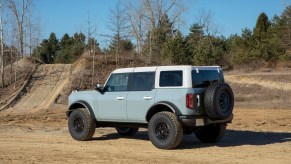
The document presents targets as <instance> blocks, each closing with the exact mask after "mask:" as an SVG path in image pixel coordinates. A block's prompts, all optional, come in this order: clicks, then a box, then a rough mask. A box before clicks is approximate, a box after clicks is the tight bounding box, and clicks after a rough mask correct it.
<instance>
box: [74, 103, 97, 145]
mask: <svg viewBox="0 0 291 164" xmlns="http://www.w3.org/2000/svg"><path fill="white" fill-rule="evenodd" d="M68 127H69V132H70V134H71V136H72V137H73V138H74V139H75V140H78V141H87V140H90V139H91V138H92V137H93V135H94V133H95V128H96V123H95V121H94V119H93V118H92V116H91V115H90V113H89V111H88V110H87V109H85V108H80V109H75V110H73V112H72V113H71V114H70V116H69V121H68Z"/></svg>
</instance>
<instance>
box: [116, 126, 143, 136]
mask: <svg viewBox="0 0 291 164" xmlns="http://www.w3.org/2000/svg"><path fill="white" fill-rule="evenodd" d="M115 129H116V131H117V132H118V133H119V134H120V135H123V136H132V135H134V134H135V133H136V132H138V128H128V127H117V128H115Z"/></svg>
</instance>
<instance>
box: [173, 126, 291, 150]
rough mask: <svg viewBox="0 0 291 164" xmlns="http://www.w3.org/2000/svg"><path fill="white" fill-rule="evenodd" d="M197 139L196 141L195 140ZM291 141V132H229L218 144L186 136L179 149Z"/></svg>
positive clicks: (193, 136)
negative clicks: (202, 141)
mask: <svg viewBox="0 0 291 164" xmlns="http://www.w3.org/2000/svg"><path fill="white" fill-rule="evenodd" d="M194 138H195V139H194ZM290 141H291V132H290V133H289V132H258V131H246V130H245V131H241V130H227V131H226V133H225V135H224V137H223V139H222V140H221V141H220V142H218V143H213V144H209V143H201V142H200V141H199V140H198V139H197V138H196V137H195V135H185V136H184V138H183V141H182V142H181V144H180V145H179V146H178V147H177V149H192V148H204V147H210V146H218V147H234V146H243V145H256V146H259V145H269V144H275V143H284V142H290Z"/></svg>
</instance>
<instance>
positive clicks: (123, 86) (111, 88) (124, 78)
mask: <svg viewBox="0 0 291 164" xmlns="http://www.w3.org/2000/svg"><path fill="white" fill-rule="evenodd" d="M128 75H129V74H128V73H119V74H112V75H111V76H110V78H109V80H108V82H107V84H106V86H107V87H108V89H107V91H108V92H117V91H127V83H128Z"/></svg>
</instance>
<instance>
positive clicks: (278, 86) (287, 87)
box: [225, 74, 291, 91]
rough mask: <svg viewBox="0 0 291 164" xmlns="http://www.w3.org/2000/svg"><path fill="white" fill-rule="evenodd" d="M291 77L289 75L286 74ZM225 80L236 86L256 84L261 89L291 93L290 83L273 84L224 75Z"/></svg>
mask: <svg viewBox="0 0 291 164" xmlns="http://www.w3.org/2000/svg"><path fill="white" fill-rule="evenodd" d="M286 75H291V74H286ZM225 79H226V81H228V82H231V83H237V84H256V85H260V86H262V87H267V88H271V89H280V90H285V91H291V81H290V82H275V81H271V80H260V79H258V78H254V77H251V76H245V75H244V76H242V75H225Z"/></svg>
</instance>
